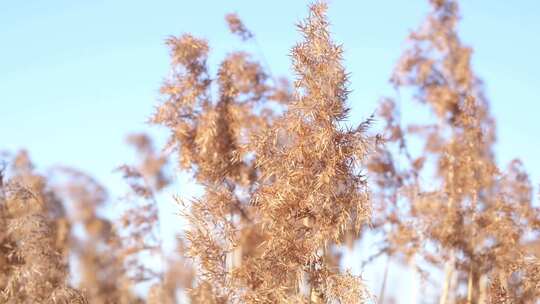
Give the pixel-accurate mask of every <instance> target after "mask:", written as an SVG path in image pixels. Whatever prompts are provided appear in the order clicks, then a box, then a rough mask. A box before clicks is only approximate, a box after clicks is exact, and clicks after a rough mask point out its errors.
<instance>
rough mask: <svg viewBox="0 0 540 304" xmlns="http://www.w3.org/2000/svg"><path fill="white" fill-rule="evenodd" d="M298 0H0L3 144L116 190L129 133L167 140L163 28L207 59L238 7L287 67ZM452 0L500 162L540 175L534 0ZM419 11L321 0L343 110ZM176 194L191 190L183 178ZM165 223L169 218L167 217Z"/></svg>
mask: <svg viewBox="0 0 540 304" xmlns="http://www.w3.org/2000/svg"><path fill="white" fill-rule="evenodd" d="M307 3H308V2H307V1H290V0H288V1H285V0H279V1H277V0H274V1H247V0H244V1H233V0H231V1H209V0H199V1H180V0H156V1H133V0H130V1H127V0H126V1H125V0H118V1H113V0H107V1H105V0H93V1H73V0H70V1H68V0H65V1H58V0H51V1H38V0H25V1H7V0H4V1H0V111H1V112H0V113H1V116H0V140H1V142H0V149H8V150H12V151H15V150H17V149H19V148H27V149H28V150H29V151H30V155H31V157H32V158H33V159H34V160H35V162H36V163H37V165H38V167H39V168H41V169H43V168H47V167H50V166H51V165H54V164H64V165H68V166H73V167H77V168H80V169H82V170H84V171H87V172H89V173H91V174H92V175H94V176H95V177H97V178H98V180H100V181H101V182H103V183H104V184H107V185H110V186H111V187H110V188H111V190H112V192H113V195H121V194H122V193H121V191H120V190H118V189H120V188H121V186H120V185H121V183H120V182H119V178H118V176H117V175H116V174H113V173H112V169H113V168H114V167H116V166H118V165H119V164H121V163H123V162H126V161H128V160H129V159H130V157H131V153H130V151H129V149H128V148H127V146H126V145H125V144H124V138H125V135H126V134H128V133H130V132H133V131H144V130H148V129H150V130H151V132H153V134H157V135H158V137H159V138H160V139H163V136H162V135H160V134H164V130H162V129H159V128H155V127H153V128H149V127H148V126H147V125H145V120H146V118H147V117H149V115H150V114H151V112H152V111H153V107H154V105H155V104H156V100H157V99H158V98H159V95H158V89H159V86H160V83H161V81H162V79H163V77H165V75H166V74H167V71H168V60H169V59H168V50H167V49H166V47H165V45H164V43H163V41H164V39H165V38H166V37H167V36H169V35H179V34H182V33H184V32H191V33H193V34H194V35H196V36H200V37H204V38H206V39H208V40H209V43H210V46H211V49H212V55H211V61H212V62H217V61H219V60H220V58H223V56H224V55H225V54H226V53H227V52H230V51H233V50H235V49H237V47H241V46H242V45H241V43H240V42H239V41H238V39H236V38H235V37H233V36H231V35H229V34H228V31H227V28H226V26H225V23H224V21H223V16H224V15H225V14H226V13H228V12H236V13H238V14H239V15H240V17H241V18H242V19H243V20H244V22H245V24H246V25H247V26H248V27H249V28H250V29H251V30H252V31H253V32H254V33H255V35H256V37H257V41H258V44H259V46H260V47H258V48H255V47H253V45H248V49H251V50H255V51H256V56H258V57H259V58H261V56H264V57H265V59H266V61H267V62H268V64H269V65H270V66H271V69H272V72H273V74H275V75H278V76H279V75H288V74H289V62H290V58H289V56H288V54H289V50H290V48H291V46H292V45H293V44H294V43H295V42H296V41H297V40H298V38H299V35H298V33H297V32H296V30H295V27H294V24H295V22H296V21H298V20H300V19H301V18H303V16H305V14H306V11H307V9H306V4H307ZM461 8H462V15H463V17H464V18H463V22H462V24H461V33H462V38H463V40H464V41H465V42H466V43H467V44H469V45H472V46H473V47H474V50H475V51H474V55H473V64H474V67H475V69H476V72H477V74H478V75H479V76H480V77H482V78H483V79H484V80H485V83H486V91H487V95H488V97H489V98H490V100H491V103H492V113H493V114H494V116H495V118H496V119H497V123H498V125H497V126H498V138H499V139H498V144H497V149H496V151H497V153H498V160H499V161H500V164H501V165H503V166H504V165H506V164H507V163H508V161H509V160H511V159H512V158H514V157H519V158H521V159H522V160H523V161H524V162H525V165H526V167H527V168H528V170H529V172H530V173H531V176H532V179H533V183H534V184H535V185H538V184H539V183H540V144H539V143H538V134H540V118H538V116H539V114H540V100H539V95H538V93H537V90H538V88H540V59H539V58H538V54H540V1H536V0H521V1H519V0H518V1H478V0H468V1H463V3H462V5H461ZM427 9H428V6H427V1H426V0H379V1H366V0H355V1H345V0H334V1H330V11H329V15H330V19H331V22H332V24H333V26H332V31H333V33H334V34H335V39H336V41H338V42H341V43H343V44H344V47H345V60H346V66H347V68H348V71H349V72H351V73H352V78H351V89H352V90H353V94H352V95H351V98H350V104H351V106H352V108H353V112H352V117H351V120H352V121H360V120H361V119H363V118H365V117H366V116H368V115H369V114H371V113H372V112H373V111H374V110H375V108H376V105H377V100H378V99H379V97H380V96H382V95H383V94H390V93H391V92H392V91H391V90H390V88H389V86H388V83H387V79H388V77H389V75H390V73H391V71H392V68H393V66H394V64H395V62H396V60H397V58H398V56H399V54H400V51H401V49H402V46H403V42H404V40H405V38H406V35H407V33H408V32H409V30H410V29H413V28H416V27H417V26H418V25H419V24H420V22H421V20H422V17H423V16H424V15H425V13H426V12H427ZM213 69H214V71H215V68H213ZM174 191H175V192H177V193H181V194H186V193H192V187H191V186H190V185H189V184H186V183H185V182H184V181H183V182H182V183H181V184H180V185H179V187H178V188H177V189H174ZM167 204H168V202H167ZM169 206H172V205H169ZM163 208H164V209H165V210H167V212H165V213H166V214H170V213H172V212H173V211H174V208H173V207H166V206H164V207H163ZM175 223H176V221H175V217H173V216H170V217H169V218H168V221H167V223H166V225H165V227H173V226H174V225H175ZM164 229H168V228H164Z"/></svg>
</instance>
